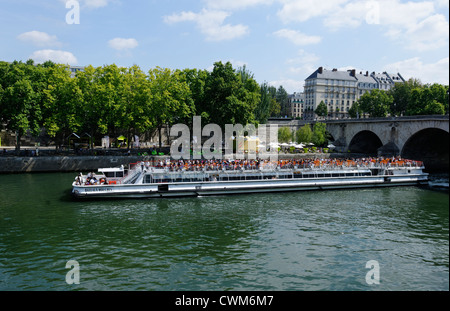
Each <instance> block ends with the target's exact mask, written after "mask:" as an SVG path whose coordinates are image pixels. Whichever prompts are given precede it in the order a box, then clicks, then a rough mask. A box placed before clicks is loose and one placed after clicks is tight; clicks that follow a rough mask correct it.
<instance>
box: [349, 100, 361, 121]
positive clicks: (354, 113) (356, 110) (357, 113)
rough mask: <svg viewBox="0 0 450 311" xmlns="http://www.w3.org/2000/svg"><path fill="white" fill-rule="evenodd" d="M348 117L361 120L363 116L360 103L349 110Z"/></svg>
mask: <svg viewBox="0 0 450 311" xmlns="http://www.w3.org/2000/svg"><path fill="white" fill-rule="evenodd" d="M348 115H349V116H350V118H360V117H361V116H362V111H361V108H360V107H359V103H358V101H356V102H354V103H353V105H352V107H351V108H350V109H349V110H348Z"/></svg>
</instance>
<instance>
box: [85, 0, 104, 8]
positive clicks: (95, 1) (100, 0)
mask: <svg viewBox="0 0 450 311" xmlns="http://www.w3.org/2000/svg"><path fill="white" fill-rule="evenodd" d="M84 5H85V6H86V7H88V8H93V9H96V8H101V7H104V6H107V5H108V0H84Z"/></svg>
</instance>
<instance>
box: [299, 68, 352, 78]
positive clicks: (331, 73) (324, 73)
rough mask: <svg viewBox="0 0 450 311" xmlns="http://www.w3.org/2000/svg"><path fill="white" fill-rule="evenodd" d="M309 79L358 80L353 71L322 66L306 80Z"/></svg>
mask: <svg viewBox="0 0 450 311" xmlns="http://www.w3.org/2000/svg"><path fill="white" fill-rule="evenodd" d="M309 79H333V80H348V81H356V78H355V77H354V76H352V75H351V71H339V70H337V69H333V70H327V69H324V68H323V67H320V68H319V69H317V70H316V71H314V73H313V74H311V75H310V76H309V77H308V78H306V80H309Z"/></svg>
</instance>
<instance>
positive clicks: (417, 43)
mask: <svg viewBox="0 0 450 311" xmlns="http://www.w3.org/2000/svg"><path fill="white" fill-rule="evenodd" d="M279 1H281V3H282V4H283V7H282V9H281V10H280V11H279V12H278V16H279V17H280V18H281V19H282V21H284V22H285V23H289V22H304V21H307V20H309V19H311V18H314V17H317V18H321V19H322V21H323V24H324V25H325V26H326V27H327V28H328V29H329V30H331V31H337V30H340V29H342V28H346V27H349V28H356V27H359V26H361V25H362V24H363V23H365V24H371V25H376V26H377V27H379V29H380V31H381V32H382V33H384V34H385V35H386V36H387V37H388V38H389V39H391V40H392V41H396V42H398V43H399V44H400V45H401V46H403V47H405V48H407V49H412V50H417V51H425V50H436V49H438V48H441V47H443V46H445V45H446V44H448V37H449V31H448V29H449V23H448V20H447V18H446V17H445V16H444V15H442V14H438V13H436V9H437V8H442V7H448V0H435V1H434V2H433V1H430V0H425V1H402V0H366V1H360V0H325V1H320V2H319V1H317V3H315V2H316V1H315V0H304V1H295V0H279Z"/></svg>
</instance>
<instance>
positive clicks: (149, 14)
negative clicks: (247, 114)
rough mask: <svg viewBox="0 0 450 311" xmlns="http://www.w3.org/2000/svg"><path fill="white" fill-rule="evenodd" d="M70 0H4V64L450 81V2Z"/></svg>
mask: <svg viewBox="0 0 450 311" xmlns="http://www.w3.org/2000/svg"><path fill="white" fill-rule="evenodd" d="M67 1H68V0H40V1H36V0H0V39H1V41H0V42H1V44H0V60H4V61H13V60H22V61H26V60H27V59H29V58H33V59H34V60H35V61H36V62H43V61H45V60H46V59H51V60H53V61H55V62H59V63H68V64H71V65H78V66H85V65H93V66H102V65H105V64H112V63H115V64H117V65H119V66H131V65H133V64H136V65H139V66H140V67H141V68H142V69H143V70H144V71H148V70H149V69H150V68H154V67H156V66H159V67H164V68H171V69H184V68H198V69H211V68H212V66H213V64H214V62H216V61H223V62H226V61H230V62H231V63H232V64H233V66H234V67H235V68H237V67H239V66H242V65H246V67H247V69H249V70H250V71H251V72H252V73H253V74H254V77H255V79H256V80H257V81H258V82H259V83H262V82H268V83H270V84H272V85H275V86H279V85H283V86H284V87H285V88H286V90H287V91H288V92H289V93H293V92H301V91H303V85H304V79H305V78H306V77H308V76H309V75H310V74H311V73H312V72H314V70H316V69H317V68H318V67H320V66H323V67H324V68H326V69H333V68H338V69H350V68H355V69H357V70H358V71H364V72H365V71H369V72H372V71H375V72H383V71H388V72H400V73H401V74H402V75H403V76H404V77H405V78H407V79H408V78H410V77H414V78H418V79H420V80H421V81H422V82H424V83H434V82H437V83H442V84H448V83H449V82H448V80H449V30H448V29H449V1H448V0H416V1H412V0H411V1H406V0H358V1H355V0H321V1H316V0H164V1H161V0H160V1H158V0H146V1H144V0H78V1H75V0H71V1H70V2H69V4H70V5H69V6H68V7H67V8H66V2H67ZM74 3H75V4H74ZM76 5H79V14H76ZM75 17H79V23H74V21H75V22H76V19H75Z"/></svg>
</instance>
